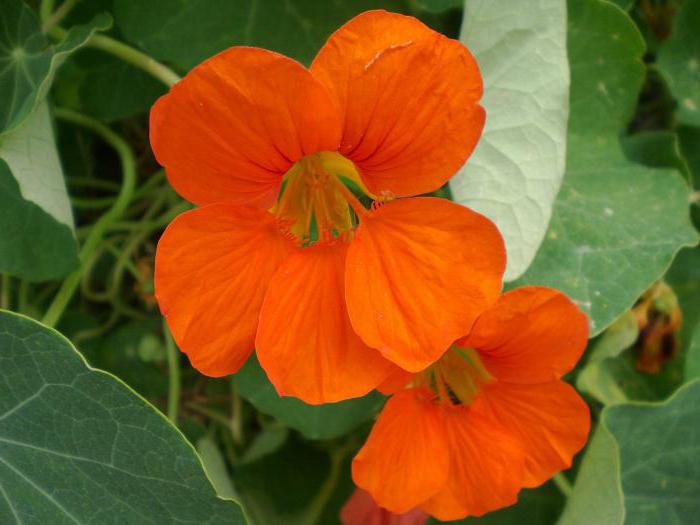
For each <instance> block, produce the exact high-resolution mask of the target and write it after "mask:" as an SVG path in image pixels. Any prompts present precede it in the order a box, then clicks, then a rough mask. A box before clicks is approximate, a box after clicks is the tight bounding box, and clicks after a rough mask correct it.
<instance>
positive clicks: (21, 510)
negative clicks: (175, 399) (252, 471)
mask: <svg viewBox="0 0 700 525" xmlns="http://www.w3.org/2000/svg"><path fill="white" fill-rule="evenodd" d="M0 370H1V371H2V372H1V373H0V494H1V495H2V497H0V523H18V524H19V523H37V524H40V523H51V524H62V523H69V524H75V523H95V524H97V523H176V522H177V523H186V522H187V523H210V524H213V523H221V524H235V523H245V519H244V517H243V514H242V512H241V509H240V507H239V506H238V505H237V504H236V503H234V502H233V501H226V500H222V499H219V498H217V497H216V496H215V494H214V491H213V488H212V486H211V484H210V482H209V481H208V480H207V477H206V475H205V474H204V471H203V470H202V464H201V462H200V460H199V458H198V457H197V455H196V454H195V452H194V449H193V448H192V446H191V445H190V444H189V443H188V442H187V441H186V440H185V439H184V438H183V436H182V434H180V432H179V431H177V430H176V429H175V428H174V427H173V426H172V425H171V424H170V423H169V422H168V421H167V420H166V419H165V417H164V416H163V415H162V414H160V413H159V412H158V411H157V410H155V409H154V408H153V407H152V406H151V405H149V404H148V403H147V402H146V401H144V400H143V399H142V398H141V397H139V396H138V395H137V394H135V393H134V392H133V391H131V390H130V389H129V388H128V387H127V386H126V385H124V383H122V382H121V381H119V380H118V379H116V378H115V377H114V376H112V375H110V374H107V373H106V372H102V371H100V370H95V369H92V368H90V367H89V366H87V365H86V363H85V361H84V360H83V359H82V357H81V356H80V354H78V352H77V351H76V350H75V349H74V348H73V347H72V346H71V344H70V342H69V341H68V340H67V339H65V338H64V337H62V336H61V335H60V334H59V333H58V332H56V331H54V330H52V329H50V328H47V327H45V326H42V325H40V324H39V323H37V322H35V321H32V320H30V319H28V318H25V317H22V316H19V315H17V314H13V313H9V312H0Z"/></svg>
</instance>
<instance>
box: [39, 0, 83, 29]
mask: <svg viewBox="0 0 700 525" xmlns="http://www.w3.org/2000/svg"><path fill="white" fill-rule="evenodd" d="M79 1H80V0H66V1H65V2H63V3H62V4H61V5H60V7H59V8H58V9H56V11H54V12H53V14H50V15H48V16H46V17H44V16H43V13H42V17H41V20H42V25H41V32H42V33H48V32H49V31H51V28H52V27H54V26H55V25H57V24H58V23H59V22H60V21H61V20H63V19H64V18H65V17H66V15H68V13H70V12H71V11H72V10H73V8H74V7H75V6H76V5H77V4H78V2H79ZM43 7H44V6H43V4H42V8H43Z"/></svg>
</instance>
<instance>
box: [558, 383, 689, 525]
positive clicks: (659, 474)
mask: <svg viewBox="0 0 700 525" xmlns="http://www.w3.org/2000/svg"><path fill="white" fill-rule="evenodd" d="M698 398H700V381H694V382H692V383H688V384H686V385H684V386H683V387H681V388H680V389H678V391H677V392H676V393H675V394H674V395H673V396H672V397H671V398H669V399H668V400H667V401H664V402H662V403H623V404H619V405H614V406H611V407H608V408H606V409H605V410H604V411H603V414H602V417H601V423H600V425H599V427H598V429H597V430H596V434H595V437H594V438H593V440H592V442H591V444H590V446H589V449H588V451H587V453H586V457H585V458H584V461H583V464H582V465H581V470H580V472H579V475H578V477H577V479H576V484H575V485H574V491H573V494H572V495H571V497H570V498H569V501H568V504H567V507H566V509H565V511H564V514H563V516H562V519H561V521H560V525H573V524H575V525H579V524H581V525H583V524H589V523H595V524H600V525H618V524H619V525H622V524H623V523H625V524H630V525H647V524H649V525H657V524H660V523H664V524H667V523H669V524H686V523H695V522H696V518H697V516H698V513H700V498H698V494H700V463H698V461H697V458H698V457H699V456H700V404H698V401H697V400H698Z"/></svg>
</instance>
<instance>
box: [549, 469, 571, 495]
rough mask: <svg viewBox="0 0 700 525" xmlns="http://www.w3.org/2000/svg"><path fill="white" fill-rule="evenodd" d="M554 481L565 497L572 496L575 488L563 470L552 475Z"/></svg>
mask: <svg viewBox="0 0 700 525" xmlns="http://www.w3.org/2000/svg"><path fill="white" fill-rule="evenodd" d="M552 481H554V484H555V485H556V486H557V488H558V489H559V492H561V493H562V494H563V495H564V496H565V497H567V498H568V497H569V496H571V493H572V492H573V488H572V487H571V482H570V481H569V479H568V478H567V477H566V476H565V475H564V473H563V472H557V473H556V474H554V476H553V477H552Z"/></svg>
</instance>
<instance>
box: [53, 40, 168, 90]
mask: <svg viewBox="0 0 700 525" xmlns="http://www.w3.org/2000/svg"><path fill="white" fill-rule="evenodd" d="M67 33H68V31H66V30H65V29H63V28H62V27H58V26H54V27H53V28H51V30H50V31H49V34H50V35H51V36H52V37H54V38H56V39H63V38H65V37H66V34H67ZM87 45H88V46H90V47H94V48H95V49H101V50H102V51H104V52H106V53H109V54H110V55H114V56H115V57H117V58H121V59H122V60H123V61H124V62H128V63H129V64H132V65H134V66H136V67H138V68H139V69H143V70H144V71H145V72H146V73H148V74H150V75H151V76H153V77H155V78H157V79H158V80H160V81H161V82H162V83H163V84H165V85H166V86H168V87H171V86H172V85H173V84H175V83H177V82H179V81H180V75H178V74H177V73H175V72H174V71H173V70H172V69H170V68H169V67H168V66H166V65H164V64H161V63H160V62H158V61H157V60H156V59H154V58H152V57H150V56H148V55H147V54H146V53H144V52H142V51H139V50H138V49H135V48H133V47H131V46H128V45H126V44H124V43H123V42H119V41H118V40H115V39H114V38H110V37H108V36H105V35H97V34H96V35H92V36H91V37H90V39H89V40H88V41H87Z"/></svg>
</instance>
